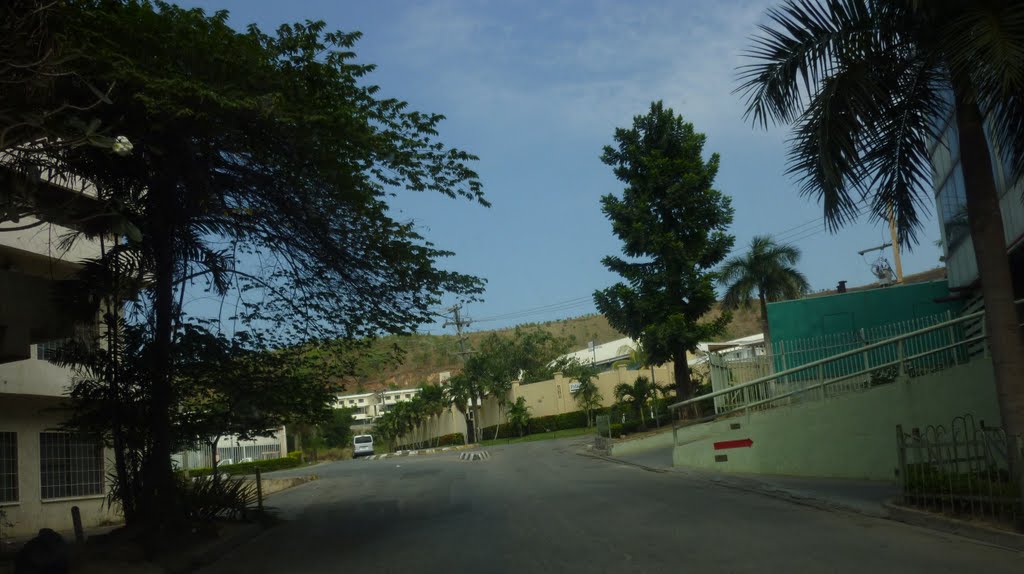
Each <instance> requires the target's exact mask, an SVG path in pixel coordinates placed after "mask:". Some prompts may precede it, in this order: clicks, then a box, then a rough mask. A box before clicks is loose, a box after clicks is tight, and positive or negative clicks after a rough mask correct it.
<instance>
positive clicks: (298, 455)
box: [288, 450, 302, 462]
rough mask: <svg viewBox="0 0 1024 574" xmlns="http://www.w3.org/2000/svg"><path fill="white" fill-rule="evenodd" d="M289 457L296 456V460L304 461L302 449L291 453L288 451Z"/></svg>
mask: <svg viewBox="0 0 1024 574" xmlns="http://www.w3.org/2000/svg"><path fill="white" fill-rule="evenodd" d="M288 458H294V459H295V460H297V461H300V462H301V461H302V451H301V450H293V451H291V452H290V453H288Z"/></svg>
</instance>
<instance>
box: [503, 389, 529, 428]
mask: <svg viewBox="0 0 1024 574" xmlns="http://www.w3.org/2000/svg"><path fill="white" fill-rule="evenodd" d="M508 424H509V426H511V427H512V428H513V429H514V430H515V431H516V432H517V433H519V436H523V433H524V432H526V430H527V429H529V428H530V407H528V406H527V405H526V398H525V397H516V402H514V403H512V406H511V407H509V409H508Z"/></svg>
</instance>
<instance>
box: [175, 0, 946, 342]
mask: <svg viewBox="0 0 1024 574" xmlns="http://www.w3.org/2000/svg"><path fill="white" fill-rule="evenodd" d="M178 3H179V4H181V5H183V6H200V7H203V8H205V9H207V10H216V9H226V10H228V11H230V12H231V20H230V21H231V23H232V25H234V26H236V27H242V26H245V25H247V24H249V23H251V22H255V23H257V24H259V25H260V27H261V28H264V29H265V30H269V29H272V28H275V27H276V26H278V25H279V24H281V23H284V22H294V21H302V20H306V19H322V20H325V21H326V22H327V24H328V27H329V28H331V29H337V30H343V31H353V30H358V31H361V32H363V34H364V37H363V39H362V40H361V41H360V42H359V44H358V45H357V46H356V53H357V54H358V60H359V61H361V62H363V63H373V64H376V65H377V66H378V69H377V71H376V72H375V73H374V74H373V75H372V76H370V77H369V79H368V81H369V82H371V83H374V84H377V85H379V86H380V87H381V93H382V95H383V96H385V97H397V98H400V99H403V100H406V101H408V102H409V103H410V105H411V106H412V107H413V108H414V109H419V110H422V111H427V112H436V113H442V114H444V115H446V116H447V118H448V119H447V121H445V122H444V123H443V124H442V126H441V135H442V139H443V140H444V141H445V142H446V143H448V144H449V145H454V146H457V147H461V148H464V149H466V150H468V151H471V152H473V153H475V154H477V155H478V156H480V158H481V159H480V161H479V162H478V164H477V165H476V166H475V167H476V169H477V171H478V172H479V173H480V175H481V178H482V180H483V183H484V187H485V193H486V194H487V197H488V199H489V200H490V201H491V202H492V203H493V207H492V208H490V209H486V208H483V207H480V206H479V205H475V204H472V203H469V202H468V201H457V200H450V199H447V198H444V197H441V196H434V195H418V194H408V193H407V194H401V195H400V196H399V197H398V198H396V199H395V201H394V202H393V208H394V210H395V211H396V217H397V218H398V219H401V220H409V219H412V220H415V221H416V223H417V225H419V226H420V228H421V232H422V234H423V235H425V236H426V237H427V238H428V239H429V240H431V241H433V242H434V243H435V244H436V245H438V246H439V247H441V248H444V249H449V250H452V251H455V252H456V255H455V256H454V257H452V258H450V259H448V260H446V261H445V262H444V266H445V267H448V268H451V269H455V270H458V271H461V272H465V273H469V274H473V275H477V276H480V277H484V278H486V279H487V281H488V287H487V293H486V294H485V301H484V302H482V303H474V304H471V305H470V306H468V307H467V309H466V311H467V313H468V314H469V315H470V316H471V317H473V318H475V319H477V320H478V322H477V323H476V324H475V325H474V326H473V329H489V328H495V327H503V326H508V325H514V324H516V323H519V322H525V321H544V320H549V319H557V318H562V317H566V316H575V315H581V314H584V313H588V312H593V311H594V306H593V302H592V301H591V300H590V299H589V295H590V294H591V293H592V292H593V291H594V290H595V289H598V288H602V287H605V286H607V285H610V284H612V283H613V282H615V280H616V276H614V275H613V274H611V273H609V272H607V271H606V270H605V269H604V268H603V267H602V266H601V264H600V259H601V258H602V257H603V256H604V255H607V254H611V253H618V252H619V248H620V247H619V242H618V240H617V239H616V238H615V237H614V236H613V235H612V233H611V226H610V224H609V223H608V222H607V220H606V219H605V218H604V216H603V215H602V214H601V211H600V207H599V198H600V196H601V195H604V194H606V193H617V192H619V191H620V190H621V188H622V185H621V184H620V183H619V182H618V181H616V180H615V178H614V177H613V176H612V173H611V169H610V168H609V167H607V166H605V165H604V164H602V163H601V161H600V159H599V157H600V154H601V149H602V147H603V146H604V145H607V144H611V143H612V133H613V132H614V129H615V128H616V127H626V126H628V125H630V123H631V121H632V117H633V116H634V115H637V114H642V113H644V112H645V111H646V110H647V108H648V106H649V104H650V102H651V101H652V100H657V99H661V100H664V101H665V103H666V105H668V106H670V107H672V108H673V109H674V110H675V111H676V112H677V113H680V114H682V115H683V117H684V118H685V119H686V120H687V121H691V122H693V123H694V125H695V127H696V128H697V130H698V131H702V132H704V133H706V134H707V136H708V144H707V147H706V151H708V152H711V151H715V152H718V153H719V154H721V156H722V161H721V170H720V172H719V176H718V180H717V187H718V188H719V189H720V190H722V191H723V192H725V193H727V194H729V195H731V196H732V197H733V206H734V207H735V209H736V217H735V222H734V224H733V233H734V234H735V235H736V244H737V250H741V249H742V247H743V246H745V245H746V244H747V243H748V242H749V239H750V238H751V236H753V235H755V234H765V233H769V234H778V237H779V239H780V240H782V241H786V242H792V243H793V244H795V245H797V246H798V247H800V248H801V249H802V250H803V253H804V256H803V259H802V262H801V264H800V268H801V270H802V271H803V272H804V273H805V274H806V275H807V276H808V279H809V280H810V282H811V285H812V287H813V288H814V289H815V290H819V289H826V288H832V287H834V286H835V284H836V282H837V281H839V280H847V281H849V283H850V285H858V284H864V283H869V282H870V281H872V280H873V278H872V275H871V273H870V270H869V263H870V260H871V259H872V258H873V257H872V256H871V255H869V256H867V258H866V259H865V258H863V257H861V256H859V255H858V254H857V251H859V250H861V249H864V248H867V247H871V246H875V245H879V244H881V243H882V242H883V241H886V240H887V237H888V229H887V227H885V226H882V225H878V224H871V223H869V222H867V221H866V220H865V221H863V222H861V223H858V224H857V225H852V226H849V227H847V228H844V229H843V230H841V231H840V232H839V233H838V234H835V235H831V234H829V233H827V232H824V231H823V225H822V222H821V209H820V207H819V206H818V205H817V204H816V203H815V202H814V201H813V200H811V199H806V198H803V197H800V195H799V194H798V193H797V191H796V189H797V186H796V184H795V183H794V181H793V180H792V179H791V178H789V177H787V176H785V175H784V172H785V157H786V150H787V146H786V137H787V131H786V130H785V129H784V128H782V129H771V130H769V131H763V130H760V129H754V128H752V127H751V126H750V124H749V123H746V122H744V120H743V118H742V113H743V105H742V102H741V100H740V98H739V96H736V95H733V94H731V91H732V90H733V88H734V87H735V85H736V80H735V68H736V66H737V65H739V64H740V63H742V59H741V56H740V53H741V52H742V51H743V50H744V49H745V48H746V47H747V45H748V41H747V38H748V37H749V35H750V34H752V33H753V32H754V30H755V28H756V25H757V24H758V23H759V22H763V21H764V13H765V10H766V8H767V7H769V6H771V5H774V4H776V3H777V2H775V1H772V0H750V1H744V0H724V1H720V0H687V1H679V0H651V1H643V2H630V3H625V2H614V1H589V0H587V1H585V0H578V1H554V0H547V1H540V0H538V1H506V2H497V1H494V2H483V1H471V0H463V1H431V2H423V1H409V0H406V1H397V0H375V1H372V2H366V1H360V2H356V1H340V2H339V1H338V0H294V1H291V2H282V1H280V0H201V1H194V0H193V1H181V2H178ZM932 207H933V206H932ZM932 211H934V209H932ZM922 231H923V233H921V238H922V241H921V244H920V245H919V246H918V247H916V248H915V249H914V250H913V251H912V252H910V253H907V252H904V256H903V268H904V272H905V273H913V272H917V271H923V270H926V269H930V268H932V267H935V266H937V265H939V261H938V257H939V255H940V253H939V249H938V248H937V247H934V246H933V245H932V241H934V240H935V239H937V238H938V237H939V230H938V227H937V225H936V223H935V222H934V215H933V214H930V215H929V216H928V217H927V218H926V222H925V226H924V228H923V229H922ZM887 256H888V257H889V258H890V260H891V253H887ZM521 311H523V313H520V312H521ZM531 311H535V312H532V313H530V312H531ZM450 330H451V329H447V330H445V329H442V328H441V327H440V326H439V325H427V326H424V329H423V331H424V332H433V333H438V332H449V331H450Z"/></svg>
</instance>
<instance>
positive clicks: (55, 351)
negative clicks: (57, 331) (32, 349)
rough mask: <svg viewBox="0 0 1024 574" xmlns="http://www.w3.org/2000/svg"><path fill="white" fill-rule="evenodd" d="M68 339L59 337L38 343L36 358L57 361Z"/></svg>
mask: <svg viewBox="0 0 1024 574" xmlns="http://www.w3.org/2000/svg"><path fill="white" fill-rule="evenodd" d="M68 341H70V339H57V340H54V341H45V342H42V343H39V344H37V345H36V358H37V359H39V360H40V361H51V362H52V361H55V360H56V359H57V358H58V357H59V356H60V352H61V349H62V348H63V347H64V345H66V344H67V343H68Z"/></svg>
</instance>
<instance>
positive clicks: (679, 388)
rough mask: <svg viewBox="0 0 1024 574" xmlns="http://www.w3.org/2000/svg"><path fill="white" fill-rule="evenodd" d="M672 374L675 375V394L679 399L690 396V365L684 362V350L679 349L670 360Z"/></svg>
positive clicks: (682, 399) (683, 399)
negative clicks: (673, 358) (671, 360)
mask: <svg viewBox="0 0 1024 574" xmlns="http://www.w3.org/2000/svg"><path fill="white" fill-rule="evenodd" d="M672 374H673V375H674V376H675V379H676V381H675V383H676V395H677V398H678V399H679V400H680V401H685V400H686V399H688V398H690V395H691V393H692V392H693V391H692V390H691V389H692V384H691V382H690V365H688V364H686V350H685V349H684V350H682V351H680V352H679V353H678V354H677V355H676V357H675V361H673V362H672Z"/></svg>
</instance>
